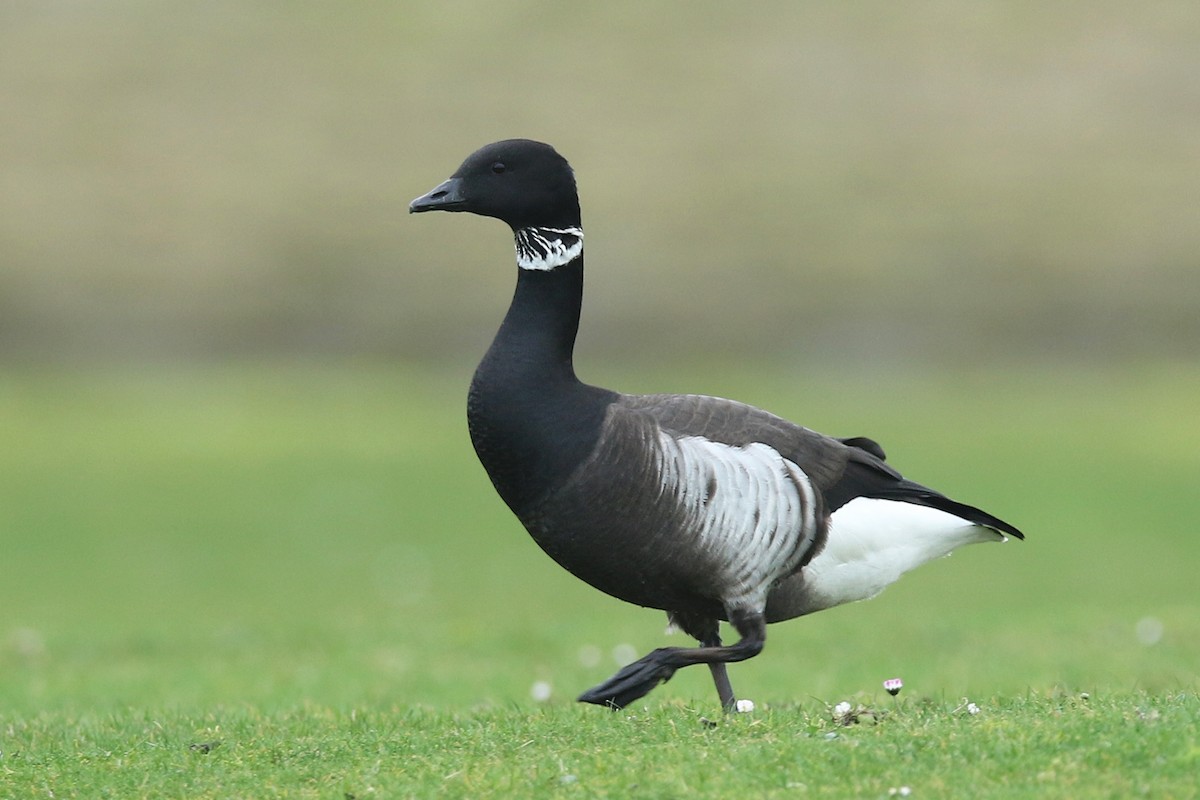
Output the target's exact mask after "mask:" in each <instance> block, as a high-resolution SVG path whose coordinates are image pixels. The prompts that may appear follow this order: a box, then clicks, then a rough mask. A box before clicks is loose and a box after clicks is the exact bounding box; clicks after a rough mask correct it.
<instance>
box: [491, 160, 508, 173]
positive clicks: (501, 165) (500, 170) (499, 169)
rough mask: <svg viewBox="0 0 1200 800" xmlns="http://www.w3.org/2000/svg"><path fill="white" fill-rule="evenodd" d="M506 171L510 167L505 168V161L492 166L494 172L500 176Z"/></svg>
mask: <svg viewBox="0 0 1200 800" xmlns="http://www.w3.org/2000/svg"><path fill="white" fill-rule="evenodd" d="M506 169H508V167H506V166H504V162H503V161H497V162H496V163H495V164H492V172H494V173H496V174H497V175H500V174H501V173H503V172H504V170H506Z"/></svg>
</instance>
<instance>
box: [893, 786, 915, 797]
mask: <svg viewBox="0 0 1200 800" xmlns="http://www.w3.org/2000/svg"><path fill="white" fill-rule="evenodd" d="M910 794H912V789H910V788H909V787H907V786H901V787H899V788H897V787H895V786H893V787H892V788H890V789H888V797H908V796H909V795H910Z"/></svg>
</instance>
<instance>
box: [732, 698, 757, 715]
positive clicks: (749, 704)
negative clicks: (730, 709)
mask: <svg viewBox="0 0 1200 800" xmlns="http://www.w3.org/2000/svg"><path fill="white" fill-rule="evenodd" d="M734 708H736V709H737V711H738V713H739V714H746V713H749V712H751V711H753V710H754V701H753V700H738V701H737V704H736V705H735V706H734Z"/></svg>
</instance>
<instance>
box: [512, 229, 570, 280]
mask: <svg viewBox="0 0 1200 800" xmlns="http://www.w3.org/2000/svg"><path fill="white" fill-rule="evenodd" d="M516 245H517V266H518V267H520V268H521V269H535V270H540V271H543V272H548V271H549V270H552V269H556V268H558V267H561V266H563V265H564V264H569V263H571V262H572V261H574V260H575V259H577V258H579V256H580V254H582V253H583V228H521V229H520V230H518V231H517V234H516Z"/></svg>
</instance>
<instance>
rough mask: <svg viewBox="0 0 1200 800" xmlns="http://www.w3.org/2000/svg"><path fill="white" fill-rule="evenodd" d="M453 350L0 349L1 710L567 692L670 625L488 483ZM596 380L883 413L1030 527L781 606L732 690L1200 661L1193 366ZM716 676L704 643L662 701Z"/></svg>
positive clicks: (796, 694)
mask: <svg viewBox="0 0 1200 800" xmlns="http://www.w3.org/2000/svg"><path fill="white" fill-rule="evenodd" d="M468 371H469V368H468V367H466V366H465V365H464V366H462V368H456V369H453V370H451V369H449V368H442V369H433V368H428V367H417V366H404V367H401V366H384V365H358V366H349V365H343V366H325V367H319V366H313V365H308V366H292V367H279V366H273V367H270V366H259V365H244V366H240V367H219V368H218V367H190V368H178V367H173V368H166V369H150V368H142V369H129V370H125V371H93V372H82V373H79V372H72V373H55V372H36V371H25V372H15V371H11V370H10V371H8V372H6V373H5V374H4V376H3V379H2V381H0V387H2V388H0V419H2V420H3V427H2V430H3V434H2V439H3V441H2V442H0V509H2V512H0V513H2V514H3V518H2V521H0V524H2V527H3V529H4V532H5V533H4V548H3V559H2V561H0V664H2V665H3V671H4V676H5V678H4V680H3V681H0V708H3V709H5V710H6V711H7V712H8V713H17V714H36V713H38V712H42V711H46V710H53V709H58V710H62V711H70V710H72V709H92V710H95V709H97V708H100V709H103V708H112V709H120V708H124V707H141V708H145V707H157V706H165V707H196V708H202V707H206V706H208V705H211V704H230V703H233V704H238V703H249V704H254V705H266V706H273V705H281V704H282V705H287V704H291V703H301V702H317V703H322V704H327V705H331V706H339V705H343V706H345V705H355V704H374V705H384V706H391V705H395V706H400V707H409V706H414V705H417V706H425V707H431V708H462V707H470V706H478V705H481V704H482V705H494V704H500V705H508V704H513V703H515V704H518V705H530V704H532V703H533V701H532V700H531V698H530V690H531V687H532V685H533V684H534V683H535V682H538V681H541V682H545V683H547V684H549V685H550V687H551V688H552V692H553V694H552V698H551V702H553V703H566V702H570V700H571V698H573V696H574V694H575V693H576V692H577V691H579V690H582V689H583V688H586V687H587V686H590V685H592V684H593V683H595V682H597V681H598V680H599V679H601V678H603V677H606V676H607V675H608V674H609V673H610V672H611V671H612V670H613V669H614V668H615V662H614V659H613V656H612V653H613V650H614V648H615V647H617V646H618V645H622V644H625V645H632V647H633V649H634V650H635V651H636V652H638V653H641V652H643V651H647V650H649V649H651V648H653V647H655V646H659V645H660V644H662V643H664V642H665V641H667V640H666V639H665V637H664V635H663V628H664V626H665V622H664V619H663V616H662V615H661V613H660V612H657V611H650V610H644V609H637V608H634V607H631V606H626V605H625V604H623V603H620V602H618V601H616V600H613V599H611V598H608V597H606V596H603V595H601V594H599V593H597V592H595V591H593V590H592V589H590V588H589V587H587V586H585V585H583V584H581V583H579V582H578V581H576V580H575V579H574V578H572V577H571V576H569V575H567V574H565V573H564V572H562V571H561V570H560V569H559V568H558V567H557V566H555V565H554V564H552V563H551V562H550V561H549V559H547V558H546V557H545V556H544V555H543V554H541V552H540V551H538V550H537V548H536V547H535V546H534V545H533V544H532V542H531V541H530V540H529V539H528V537H527V535H526V534H525V533H524V531H523V530H522V529H521V528H520V527H519V525H518V524H517V523H516V522H515V520H514V519H512V518H511V516H510V515H509V513H508V511H507V510H506V509H505V508H504V507H503V505H502V504H501V503H500V501H499V500H498V499H497V498H496V497H495V496H494V493H493V491H492V489H491V487H490V485H489V484H488V482H487V479H486V477H485V476H484V474H483V473H482V470H481V468H480V467H479V466H478V465H477V463H476V462H475V459H474V455H473V453H472V451H471V448H470V444H469V441H468V440H467V437H466V433H465V423H464V422H463V390H464V387H465V383H466V379H467V373H468ZM593 377H595V379H596V380H598V381H600V382H603V383H606V384H609V385H617V386H621V387H623V388H626V389H630V390H651V389H663V390H671V389H678V388H682V387H687V388H689V389H692V390H701V391H707V392H710V393H716V394H723V395H733V396H737V397H740V398H742V399H746V400H749V401H751V402H756V403H758V404H761V405H764V406H766V407H768V408H771V409H773V410H776V411H777V412H779V413H781V414H784V415H786V416H790V417H792V418H794V419H798V420H801V421H803V422H805V423H806V424H809V425H811V426H813V427H817V428H818V429H821V430H825V431H828V432H831V433H837V434H841V435H851V434H869V435H872V436H875V437H877V438H878V439H879V440H880V441H881V442H883V443H884V445H885V446H886V447H887V448H888V451H889V455H890V458H891V459H892V461H893V462H894V463H896V464H897V465H899V466H900V467H901V468H902V469H903V470H905V472H906V473H907V474H909V475H912V476H915V477H917V478H918V479H921V480H923V481H926V482H929V483H931V484H932V485H934V486H937V487H939V488H941V489H943V490H945V491H947V492H949V493H950V494H952V495H953V496H955V497H960V498H962V499H965V500H968V501H970V502H974V503H978V504H979V505H981V506H984V507H986V508H988V509H989V510H991V511H993V512H995V513H997V514H999V515H1001V516H1002V517H1004V518H1006V519H1009V520H1011V521H1013V522H1015V523H1016V524H1018V525H1020V526H1021V527H1022V528H1023V529H1024V530H1025V531H1026V532H1027V534H1028V537H1029V539H1028V541H1027V542H1024V543H1020V542H1012V543H1008V544H1004V545H995V546H979V547H974V548H968V549H967V550H965V551H962V552H960V553H957V554H955V556H953V557H952V558H950V559H946V560H943V561H939V562H936V563H934V564H932V565H929V566H928V567H925V568H923V569H922V570H919V571H918V572H916V573H914V574H912V575H910V576H906V578H905V579H903V580H902V581H901V582H900V583H899V584H897V585H896V586H894V587H892V588H890V589H889V590H888V591H887V592H885V594H884V595H883V596H882V597H880V598H878V599H876V600H873V601H871V602H868V603H861V604H856V605H853V606H848V607H843V608H839V609H834V610H832V611H829V612H825V613H822V614H818V615H815V616H814V617H811V618H809V619H801V620H796V621H792V622H789V623H784V624H780V625H775V626H772V628H771V631H770V637H769V644H768V647H767V650H766V652H765V654H764V655H763V656H762V657H760V658H758V659H755V660H753V661H751V662H748V663H746V664H742V665H738V666H737V667H736V668H735V669H734V670H733V674H734V678H735V686H736V687H737V688H738V690H739V691H740V692H741V693H742V695H744V696H746V697H750V698H753V699H755V700H757V701H759V702H760V703H761V702H767V703H770V702H788V701H796V700H800V699H804V698H810V697H816V698H821V699H827V700H830V701H835V700H836V699H837V698H841V697H844V696H850V695H853V694H854V693H855V692H859V691H869V690H873V689H874V688H876V687H877V686H878V684H879V681H881V680H882V679H883V678H886V677H891V676H893V675H900V676H902V677H903V678H904V679H905V681H906V684H907V685H908V686H909V687H911V688H910V691H911V692H913V693H921V694H926V695H930V696H943V695H945V696H950V697H954V696H959V695H964V696H972V697H975V696H981V695H986V696H990V695H993V694H1012V693H1019V692H1022V691H1025V690H1027V689H1038V690H1042V689H1052V688H1053V687H1056V686H1067V687H1072V688H1075V689H1079V690H1092V691H1095V690H1098V689H1101V688H1105V687H1106V688H1109V689H1117V688H1120V689H1123V690H1132V689H1146V690H1152V691H1158V690H1170V689H1180V688H1189V687H1191V688H1194V687H1195V683H1196V668H1197V667H1196V665H1197V664H1198V663H1200V613H1198V612H1200V599H1198V595H1197V593H1196V591H1195V580H1196V568H1197V564H1198V558H1197V557H1198V555H1200V546H1198V545H1197V542H1196V538H1195V536H1194V527H1195V519H1196V518H1197V515H1198V513H1200V501H1198V500H1197V496H1196V494H1195V491H1194V481H1195V477H1196V475H1197V474H1198V467H1200V456H1198V455H1197V453H1200V430H1197V429H1196V428H1195V426H1192V425H1189V424H1188V423H1187V420H1189V419H1190V418H1191V417H1192V416H1194V404H1195V398H1196V397H1197V396H1198V394H1200V372H1197V371H1195V370H1194V369H1187V368H1179V367H1171V366H1166V365H1164V366H1162V367H1159V368H1144V369H1141V370H1136V371H1134V370H1130V371H1125V372H1120V373H1108V372H1099V371H1091V372H1077V373H1066V374H1064V373H1051V372H1044V373H1035V374H1030V373H1022V372H1017V371H1007V372H1003V371H988V372H977V373H971V374H966V375H962V374H959V375H954V376H951V375H948V374H933V373H930V374H927V375H921V376H912V375H908V376H906V375H899V374H897V375H892V376H888V377H886V378H883V379H879V378H871V379H868V378H867V377H866V376H864V375H857V376H854V375H847V376H843V378H842V379H840V380H839V379H838V378H837V377H836V376H831V375H826V376H823V377H818V378H816V379H812V378H810V377H807V376H801V374H799V372H796V373H792V372H790V371H789V370H788V369H787V368H784V367H782V366H780V365H774V366H772V367H770V368H768V367H765V366H763V367H758V368H750V367H747V366H745V365H739V366H729V367H721V368H716V367H714V368H711V369H704V370H700V369H695V370H692V371H686V370H683V371H680V372H679V373H678V374H671V373H665V374H664V373H658V374H653V375H651V374H650V373H642V374H634V373H629V372H627V371H621V370H613V369H610V370H607V371H605V370H601V371H600V372H599V373H598V374H597V375H595V376H593ZM1139 626H1140V627H1139ZM1139 637H1140V638H1139ZM711 694H712V689H711V685H710V683H709V679H708V676H707V674H706V673H704V672H703V671H700V670H691V671H685V672H683V673H681V674H680V675H678V676H677V677H676V678H675V679H674V680H672V681H671V683H670V684H668V685H667V686H665V687H664V688H663V689H661V690H659V691H658V692H656V693H655V694H654V695H652V696H651V698H650V702H651V704H654V703H660V702H667V701H669V700H670V699H671V698H676V699H684V700H687V701H689V702H690V701H695V702H697V703H702V704H703V703H708V702H710V701H712V698H711V697H710V695H711Z"/></svg>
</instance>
